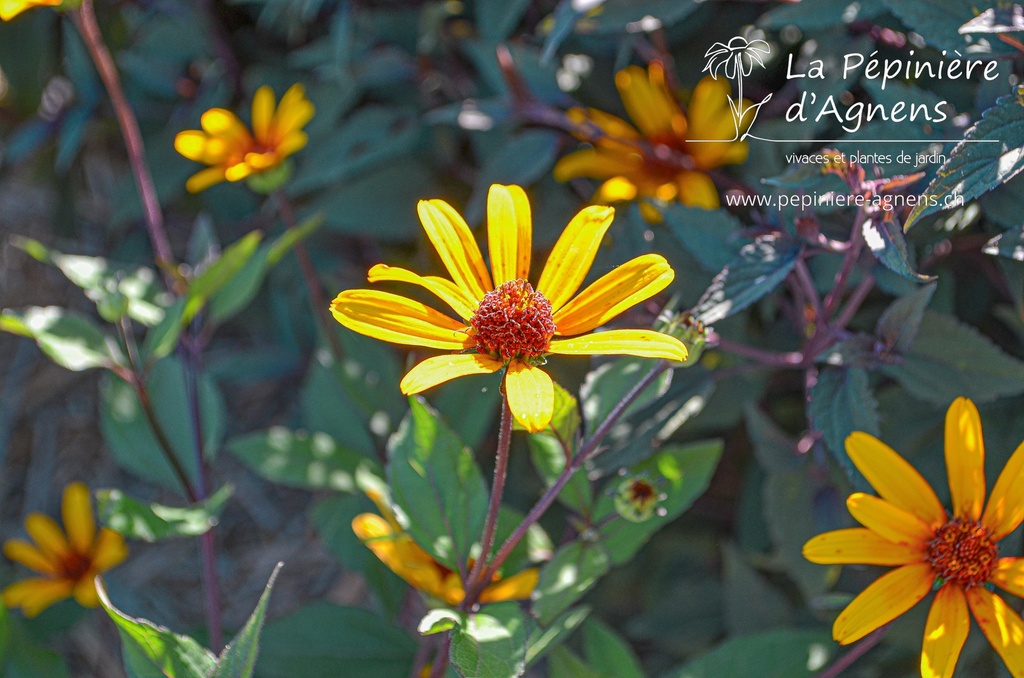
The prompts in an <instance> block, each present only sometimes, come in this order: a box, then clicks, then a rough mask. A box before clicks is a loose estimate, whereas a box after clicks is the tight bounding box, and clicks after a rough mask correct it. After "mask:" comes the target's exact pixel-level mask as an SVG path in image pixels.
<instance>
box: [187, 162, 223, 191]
mask: <svg viewBox="0 0 1024 678" xmlns="http://www.w3.org/2000/svg"><path fill="white" fill-rule="evenodd" d="M225 179H226V177H225V176H224V168H223V167H207V168H206V169H204V170H202V171H201V172H196V173H195V174H193V175H192V176H191V177H189V179H188V181H186V182H185V190H186V191H188V192H189V193H199V192H201V191H205V190H206V189H208V188H209V187H210V186H214V185H216V184H219V183H220V182H222V181H224V180H225Z"/></svg>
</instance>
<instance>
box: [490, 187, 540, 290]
mask: <svg viewBox="0 0 1024 678" xmlns="http://www.w3.org/2000/svg"><path fill="white" fill-rule="evenodd" d="M532 230H533V222H532V219H531V216H530V201H529V200H528V199H527V198H526V192H525V191H523V189H522V188H520V187H519V186H502V185H501V184H493V185H492V186H491V188H490V190H489V191H488V192H487V248H488V251H489V252H490V254H491V272H492V273H493V275H494V284H495V286H497V285H500V284H502V283H504V282H508V281H509V280H515V279H517V278H519V279H522V280H526V279H527V277H529V275H530V248H531V247H532V246H533V235H532Z"/></svg>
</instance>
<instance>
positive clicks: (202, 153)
mask: <svg viewBox="0 0 1024 678" xmlns="http://www.w3.org/2000/svg"><path fill="white" fill-rule="evenodd" d="M174 150H176V151H177V152H178V153H180V154H181V155H183V156H185V157H186V158H188V159H189V160H194V161H196V162H201V163H203V164H204V165H217V164H220V163H222V162H224V161H225V160H226V159H227V157H228V155H230V154H231V153H232V152H233V151H238V150H239V149H236V148H235V147H234V146H233V145H232V144H229V143H228V142H227V141H226V140H225V139H223V138H221V137H212V136H210V135H209V134H207V133H206V132H203V131H201V130H197V129H190V130H185V131H184V132H178V133H177V134H176V135H175V136H174Z"/></svg>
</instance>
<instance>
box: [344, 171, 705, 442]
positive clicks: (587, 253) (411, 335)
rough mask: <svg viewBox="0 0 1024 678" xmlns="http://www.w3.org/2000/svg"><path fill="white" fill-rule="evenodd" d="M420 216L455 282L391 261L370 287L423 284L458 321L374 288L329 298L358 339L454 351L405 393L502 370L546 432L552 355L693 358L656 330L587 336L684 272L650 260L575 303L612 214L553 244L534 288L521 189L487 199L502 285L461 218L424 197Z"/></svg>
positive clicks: (535, 427)
mask: <svg viewBox="0 0 1024 678" xmlns="http://www.w3.org/2000/svg"><path fill="white" fill-rule="evenodd" d="M418 209H419V216H420V221H421V222H422V223H423V228H424V229H425V230H426V232H427V236H428V237H429V238H430V241H431V242H432V243H433V244H434V247H435V248H436V249H437V252H438V254H439V255H440V256H441V261H442V262H444V265H445V267H446V268H447V269H448V272H449V273H450V274H451V276H452V280H447V279H445V278H440V277H434V276H420V275H417V274H415V273H413V272H411V271H407V270H405V269H401V268H393V267H391V266H387V265H385V264H377V265H376V266H374V267H373V268H371V269H370V272H369V275H368V276H367V277H368V279H369V281H370V282H380V281H385V280H393V281H400V282H407V283H412V284H415V285H420V286H422V287H424V288H426V289H427V290H428V291H430V292H431V293H433V294H434V295H436V296H438V297H439V298H440V299H441V300H442V301H444V302H445V303H446V304H448V305H449V306H450V307H451V309H452V310H453V311H454V312H455V314H456V315H458V316H459V318H460V319H459V320H454V319H452V318H451V317H450V316H448V315H445V314H443V313H440V312H438V311H436V310H434V309H433V308H430V307H429V306H426V305H424V304H421V303H420V302H418V301H413V300H412V299H408V298H406V297H401V296H398V295H395V294H390V293H388V292H378V291H375V290H346V291H344V292H342V293H341V294H339V295H338V296H337V298H335V300H334V301H333V302H332V303H331V312H332V313H333V314H334V317H335V318H336V319H337V321H338V322H339V323H341V324H342V325H344V326H345V327H347V328H349V329H351V330H354V331H356V332H360V333H362V334H366V335H368V336H371V337H376V338H377V339H383V340H384V341H390V342H393V343H396V344H407V345H411V346H425V347H428V348H436V349H442V350H448V351H453V352H456V353H454V354H451V353H450V354H448V355H444V356H438V357H435V358H428V359H426V360H424V361H423V362H421V363H420V364H418V365H416V366H415V367H413V368H412V370H410V371H409V373H408V374H406V375H405V378H404V379H402V383H401V389H402V392H403V393H405V394H407V395H408V394H413V393H419V392H421V391H424V390H426V389H428V388H431V387H432V386H436V385H438V384H441V383H444V382H446V381H448V380H450V379H454V378H455V377H461V376H465V375H469V374H487V373H493V372H497V371H499V370H502V369H504V370H505V379H504V385H505V393H506V395H507V397H508V404H509V408H510V409H511V410H512V414H513V415H514V416H515V418H516V419H517V420H518V421H519V423H521V424H522V425H523V427H525V428H526V429H527V430H528V431H531V432H537V431H540V430H543V429H544V428H546V427H547V425H548V423H549V422H550V421H551V416H552V410H553V409H554V386H553V385H552V382H551V377H549V376H548V375H547V373H546V372H544V371H543V370H542V369H540V365H542V364H544V362H545V359H546V356H547V355H549V354H563V355H597V354H606V353H612V354H623V355H636V356H642V357H650V358H667V359H669V360H685V359H686V347H685V346H684V345H683V344H682V342H680V341H679V340H678V339H676V338H674V337H670V336H668V335H667V334H662V333H660V332H655V331H653V330H611V331H608V332H601V333H599V334H586V333H588V332H590V331H591V330H593V329H595V328H597V327H599V326H601V325H603V324H605V323H606V322H608V321H609V320H611V319H612V318H614V317H615V316H617V315H619V314H620V313H622V312H623V311H625V310H626V309H628V308H630V307H631V306H634V305H636V304H638V303H640V302H642V301H644V300H645V299H648V298H650V297H651V296H653V295H654V294H657V293H658V292H660V291H661V290H663V289H665V287H667V286H668V284H669V283H671V282H672V279H673V277H674V276H675V273H674V272H673V271H672V267H671V266H669V264H668V262H667V261H665V258H664V257H662V256H660V255H657V254H645V255H642V256H639V257H637V258H635V259H632V260H631V261H628V262H626V263H625V264H622V265H621V266H619V267H618V268H616V269H614V270H612V271H611V272H609V273H607V274H605V275H604V276H602V277H601V278H599V279H597V280H595V281H594V282H593V283H592V284H591V285H590V286H589V287H587V288H586V289H584V290H583V291H582V292H580V294H578V295H576V297H575V298H573V295H574V294H575V292H576V291H577V290H578V289H579V287H580V285H581V284H582V283H583V279H584V278H586V276H587V273H588V272H589V270H590V266H591V264H592V263H593V261H594V256H595V254H596V253H597V248H598V246H599V245H600V244H601V239H602V238H603V237H604V234H605V231H607V230H608V227H609V226H610V225H611V222H612V217H613V216H614V213H615V210H614V209H613V208H611V207H603V206H591V207H587V208H585V209H583V211H581V212H580V213H579V214H577V215H576V217H574V218H573V220H572V221H571V222H570V223H569V225H568V226H567V227H566V229H565V231H564V232H563V233H562V235H561V237H559V239H558V242H557V243H555V247H554V250H553V251H552V252H551V256H550V257H549V258H548V261H547V264H546V265H545V266H544V270H543V272H542V273H541V275H540V280H539V281H538V282H537V287H536V289H535V288H534V287H533V286H532V285H531V284H530V283H529V282H528V281H527V276H528V275H529V271H530V246H531V231H532V225H531V217H530V204H529V202H528V201H527V199H526V193H525V192H524V191H523V189H522V188H520V187H518V186H501V185H497V184H495V185H493V186H491V189H490V191H489V193H488V194H487V240H488V246H489V249H490V252H491V273H493V278H492V275H491V273H489V272H488V271H487V267H486V266H485V265H484V260H483V257H482V256H481V254H480V249H479V248H478V247H477V244H476V241H475V240H474V239H473V234H472V233H471V232H470V230H469V226H467V225H466V222H465V221H464V220H463V219H462V217H461V216H459V214H458V212H456V211H455V210H454V209H453V208H452V207H451V206H450V205H449V204H448V203H446V202H444V201H443V200H423V201H420V203H419V206H418ZM492 280H493V284H492ZM577 335H584V336H577Z"/></svg>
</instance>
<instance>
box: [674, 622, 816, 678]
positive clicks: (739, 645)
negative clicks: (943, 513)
mask: <svg viewBox="0 0 1024 678" xmlns="http://www.w3.org/2000/svg"><path fill="white" fill-rule="evenodd" d="M834 653H835V644H834V643H833V642H832V640H831V638H829V635H828V634H827V633H822V632H821V631H797V630H792V629H785V630H780V631H769V632H768V633H761V634H757V635H751V636H744V637H743V638H737V639H735V640H730V641H726V642H725V643H722V644H721V645H719V646H718V647H716V648H715V649H714V650H712V651H711V652H709V653H707V654H705V655H704V656H703V657H698V658H697V659H694V660H693V661H690V662H687V663H686V664H685V665H683V666H682V667H681V668H679V669H676V670H674V671H669V672H668V673H666V674H664V675H663V676H662V678H722V677H723V676H728V677H729V678H804V677H807V678H809V677H810V676H812V675H814V674H815V673H817V672H818V671H820V670H821V669H822V668H823V667H824V666H825V665H826V664H827V663H828V661H829V659H831V657H832V655H833V654H834Z"/></svg>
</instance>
